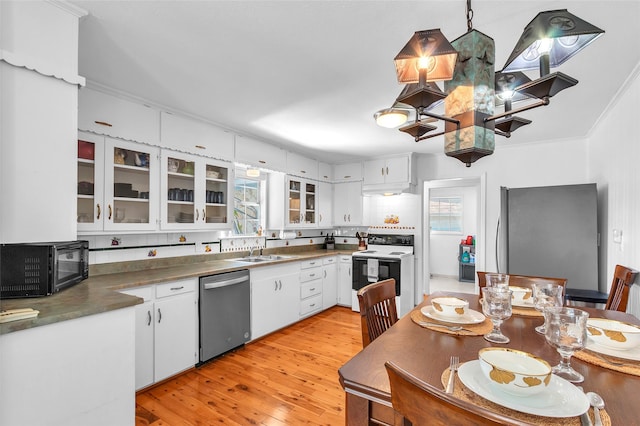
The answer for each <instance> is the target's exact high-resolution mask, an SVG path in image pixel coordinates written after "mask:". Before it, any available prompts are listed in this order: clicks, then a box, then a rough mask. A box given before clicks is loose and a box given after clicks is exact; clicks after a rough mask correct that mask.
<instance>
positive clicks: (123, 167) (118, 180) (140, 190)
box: [103, 138, 159, 231]
mask: <svg viewBox="0 0 640 426" xmlns="http://www.w3.org/2000/svg"><path fill="white" fill-rule="evenodd" d="M158 154H159V153H158V148H154V147H151V146H147V145H143V144H137V143H133V142H126V141H121V140H117V139H112V138H106V140H105V151H104V156H105V178H104V199H105V204H106V210H105V211H104V212H103V220H104V229H105V230H120V231H138V230H155V229H156V228H157V216H158V214H157V206H158V178H157V176H158Z"/></svg>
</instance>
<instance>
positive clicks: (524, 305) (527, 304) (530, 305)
mask: <svg viewBox="0 0 640 426" xmlns="http://www.w3.org/2000/svg"><path fill="white" fill-rule="evenodd" d="M511 305H512V306H517V307H518V308H531V309H535V308H536V307H535V305H534V304H533V302H511Z"/></svg>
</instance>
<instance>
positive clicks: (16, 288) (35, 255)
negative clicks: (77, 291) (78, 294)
mask: <svg viewBox="0 0 640 426" xmlns="http://www.w3.org/2000/svg"><path fill="white" fill-rule="evenodd" d="M88 277H89V242H88V241H66V242H52V243H19V244H2V245H0V299H5V298H6V299H15V298H22V297H41V296H49V295H51V294H54V293H57V292H58V291H60V290H63V289H65V288H67V287H71V286H73V285H75V284H78V283H79V282H80V281H82V280H84V279H86V278H88Z"/></svg>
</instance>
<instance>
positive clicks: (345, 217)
mask: <svg viewBox="0 0 640 426" xmlns="http://www.w3.org/2000/svg"><path fill="white" fill-rule="evenodd" d="M344 221H345V222H346V221H347V215H346V214H345V215H344Z"/></svg>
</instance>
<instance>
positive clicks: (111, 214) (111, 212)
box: [108, 204, 113, 220]
mask: <svg viewBox="0 0 640 426" xmlns="http://www.w3.org/2000/svg"><path fill="white" fill-rule="evenodd" d="M111 216H113V211H112V209H111V204H109V217H108V219H109V220H111Z"/></svg>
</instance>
